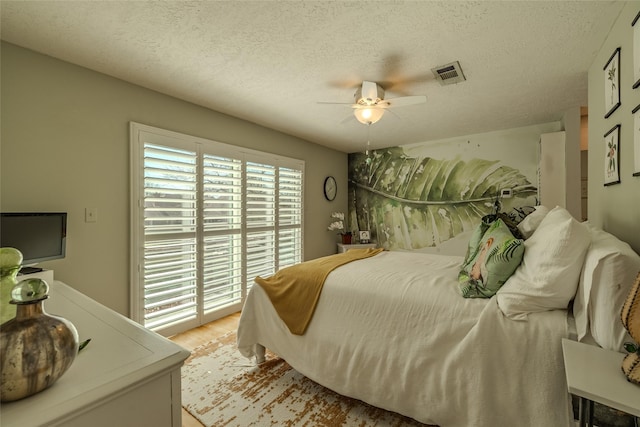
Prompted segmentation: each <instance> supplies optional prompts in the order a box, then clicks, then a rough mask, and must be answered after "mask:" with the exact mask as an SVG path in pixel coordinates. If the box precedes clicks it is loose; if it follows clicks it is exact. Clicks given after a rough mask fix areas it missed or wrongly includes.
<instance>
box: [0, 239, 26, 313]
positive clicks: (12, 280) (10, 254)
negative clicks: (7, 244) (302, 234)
mask: <svg viewBox="0 0 640 427" xmlns="http://www.w3.org/2000/svg"><path fill="white" fill-rule="evenodd" d="M21 265H22V253H21V252H20V251H19V250H17V249H15V248H0V325H1V324H3V323H4V322H6V321H8V320H11V319H13V318H14V317H15V316H16V306H15V305H12V304H10V303H9V302H10V301H11V290H12V289H13V287H14V286H15V285H16V276H17V275H18V271H20V266H21Z"/></svg>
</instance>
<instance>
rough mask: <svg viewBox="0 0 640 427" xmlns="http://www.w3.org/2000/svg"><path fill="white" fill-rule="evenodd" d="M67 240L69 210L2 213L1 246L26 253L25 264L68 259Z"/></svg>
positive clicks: (0, 219) (0, 214)
mask: <svg viewBox="0 0 640 427" xmlns="http://www.w3.org/2000/svg"><path fill="white" fill-rule="evenodd" d="M66 240H67V214H66V212H3V213H0V247H3V248H6V247H12V248H16V249H18V250H19V251H20V252H22V256H23V260H22V265H25V266H30V265H34V264H37V263H39V262H42V261H49V260H52V259H60V258H64V256H65V251H66Z"/></svg>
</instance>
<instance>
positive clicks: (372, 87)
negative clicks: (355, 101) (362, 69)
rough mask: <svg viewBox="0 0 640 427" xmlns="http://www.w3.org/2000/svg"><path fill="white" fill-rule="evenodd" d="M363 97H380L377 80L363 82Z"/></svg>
mask: <svg viewBox="0 0 640 427" xmlns="http://www.w3.org/2000/svg"><path fill="white" fill-rule="evenodd" d="M362 97H363V98H364V99H374V100H375V99H376V98H378V85H377V83H375V82H368V81H366V80H365V81H363V82H362Z"/></svg>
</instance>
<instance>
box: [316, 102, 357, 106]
mask: <svg viewBox="0 0 640 427" xmlns="http://www.w3.org/2000/svg"><path fill="white" fill-rule="evenodd" d="M317 104H328V105H349V106H353V105H356V104H354V103H353V102H329V101H318V102H317Z"/></svg>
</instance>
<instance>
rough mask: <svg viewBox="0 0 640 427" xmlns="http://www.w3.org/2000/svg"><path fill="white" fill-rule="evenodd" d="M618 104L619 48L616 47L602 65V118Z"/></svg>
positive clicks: (608, 114)
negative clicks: (605, 63)
mask: <svg viewBox="0 0 640 427" xmlns="http://www.w3.org/2000/svg"><path fill="white" fill-rule="evenodd" d="M619 106H620V48H617V49H616V50H615V52H613V55H611V58H609V61H607V65H605V66H604V111H605V113H604V118H605V119H606V118H607V117H609V116H610V115H611V114H613V112H614V111H616V108H618V107H619Z"/></svg>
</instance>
